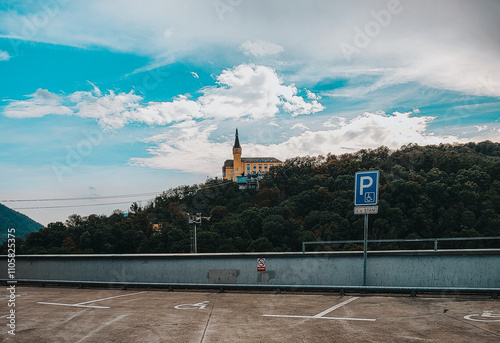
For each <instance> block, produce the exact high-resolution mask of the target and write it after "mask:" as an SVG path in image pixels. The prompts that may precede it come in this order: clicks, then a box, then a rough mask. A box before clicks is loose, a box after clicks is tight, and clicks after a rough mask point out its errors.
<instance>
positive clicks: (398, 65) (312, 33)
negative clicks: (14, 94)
mask: <svg viewBox="0 0 500 343" xmlns="http://www.w3.org/2000/svg"><path fill="white" fill-rule="evenodd" d="M215 3H220V2H217V1H216V2H213V1H204V0H185V1H184V2H183V4H182V5H179V4H178V3H177V2H171V1H163V2H162V1H143V2H141V5H140V6H139V5H138V4H137V2H136V1H133V0H124V1H121V2H120V11H118V12H117V11H116V4H115V3H114V2H113V1H110V0H89V1H85V2H79V1H74V2H67V1H64V3H60V2H59V3H58V2H57V1H56V5H55V8H53V7H51V6H48V5H37V6H33V5H31V4H30V3H26V4H23V3H19V4H16V7H15V10H9V11H2V12H0V37H17V38H21V39H26V40H34V41H38V42H47V43H53V44H63V45H70V46H79V47H89V46H99V47H105V48H108V49H111V50H116V51H124V52H127V53H130V52H134V53H136V54H140V55H146V56H148V57H151V59H152V62H151V66H148V67H144V68H140V69H139V70H147V69H148V68H152V67H154V66H159V65H162V64H166V63H172V62H175V61H176V60H180V59H182V58H184V57H192V58H195V59H196V58H198V57H199V56H200V55H202V56H204V58H205V56H206V53H207V52H209V51H214V49H213V47H224V48H229V50H228V51H231V50H230V49H233V51H234V52H235V53H236V49H235V47H240V49H243V51H244V52H246V53H247V54H250V55H252V56H266V55H270V54H276V53H279V52H281V56H280V57H282V59H283V62H284V63H283V66H284V67H285V68H288V71H289V72H292V73H298V74H300V75H301V76H302V77H304V74H306V76H308V77H311V78H316V81H318V80H321V79H323V78H326V77H328V73H327V72H328V69H329V68H332V67H333V66H335V67H338V68H340V69H342V70H345V71H348V70H355V69H358V68H360V67H365V66H367V65H369V66H370V67H372V68H374V69H377V68H380V69H385V70H386V71H383V72H382V73H383V75H382V76H384V82H385V84H395V83H399V82H411V81H416V82H419V83H423V84H425V85H427V86H430V87H438V88H442V89H449V90H456V91H460V92H465V93H468V94H474V95H476V94H477V95H488V96H495V97H500V81H499V80H500V71H499V70H498V68H495V67H496V65H497V64H498V63H497V61H498V60H499V59H500V52H499V51H500V50H499V46H498V39H497V36H496V32H500V21H499V20H498V18H497V17H498V10H499V6H500V5H499V3H498V1H496V0H484V1H481V4H480V5H477V4H475V3H473V2H469V1H455V0H444V1H440V2H435V1H432V0H422V1H413V2H410V1H405V2H401V4H400V5H399V7H398V8H399V9H401V10H398V11H397V12H398V13H393V14H392V15H390V18H389V19H378V21H377V14H378V16H379V18H380V13H386V12H384V11H387V10H388V6H389V4H391V3H394V2H388V1H387V0H378V1H370V2H363V3H362V4H359V3H357V2H346V1H321V2H318V3H317V4H315V6H310V5H309V4H308V3H307V2H302V1H288V0H281V1H279V0H278V1H268V2H263V3H260V2H258V3H256V2H248V1H247V2H245V3H244V5H242V4H241V2H236V1H235V2H231V1H229V2H224V4H225V5H226V7H225V9H226V10H225V11H224V14H223V15H221V13H220V9H218V8H217V7H216V5H214V4H215ZM193 8H195V9H196V10H193ZM373 13H375V15H374V14H373ZM187 18H189V20H188V19H187ZM456 18H460V19H461V20H456ZM381 21H383V23H381ZM40 23H43V24H40ZM377 23H378V26H379V30H378V29H377ZM370 25H371V26H370ZM367 28H371V29H372V31H371V33H370V35H369V36H368V35H367V43H366V44H364V45H363V46H362V47H361V48H360V47H358V48H359V50H360V52H359V53H358V54H356V55H355V56H352V59H351V61H350V62H349V61H347V60H346V58H345V56H344V55H343V53H342V51H341V49H340V46H341V45H342V44H343V43H348V44H355V39H356V35H357V34H358V35H359V32H365V35H366V30H367ZM373 32H375V34H374V33H373ZM259 37H266V38H265V41H263V40H261V39H259ZM241 42H245V43H243V44H241ZM270 42H272V43H270ZM216 50H217V51H221V50H220V49H216Z"/></svg>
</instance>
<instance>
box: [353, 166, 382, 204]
mask: <svg viewBox="0 0 500 343" xmlns="http://www.w3.org/2000/svg"><path fill="white" fill-rule="evenodd" d="M354 179H355V185H354V205H355V206H372V205H376V204H377V203H378V179H379V172H378V170H370V171H365V172H357V173H356V175H355V177H354Z"/></svg>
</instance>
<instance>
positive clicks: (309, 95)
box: [306, 89, 321, 100]
mask: <svg viewBox="0 0 500 343" xmlns="http://www.w3.org/2000/svg"><path fill="white" fill-rule="evenodd" d="M306 93H307V98H308V99H312V100H319V99H321V96H320V95H318V94H316V93H313V92H311V91H310V90H309V89H306Z"/></svg>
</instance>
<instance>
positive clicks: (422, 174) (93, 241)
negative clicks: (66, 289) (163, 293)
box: [3, 141, 500, 254]
mask: <svg viewBox="0 0 500 343" xmlns="http://www.w3.org/2000/svg"><path fill="white" fill-rule="evenodd" d="M370 169H377V170H380V200H379V214H377V215H372V216H370V230H369V239H405V238H439V237H487V236H500V144H498V143H492V142H489V141H486V142H481V143H468V144H461V145H458V144H457V145H445V144H441V145H438V146H418V145H407V146H404V147H402V148H401V149H399V150H397V151H390V150H389V149H388V148H386V147H380V148H378V149H375V150H361V151H359V152H356V153H352V154H343V155H338V156H337V155H331V154H329V155H327V156H326V157H325V156H317V157H310V156H306V157H297V158H293V159H289V160H287V161H286V162H285V163H284V165H283V166H281V167H274V168H272V169H271V170H270V172H269V173H268V174H267V175H266V176H265V178H264V180H263V181H262V182H261V184H260V186H261V187H260V190H259V191H254V190H239V189H238V186H237V185H236V184H234V183H232V182H228V181H223V180H220V179H214V180H210V181H207V182H206V183H205V184H203V185H195V186H184V187H178V188H175V189H171V190H168V191H166V192H164V193H163V194H162V195H161V196H159V197H157V198H155V199H154V200H152V201H151V202H150V203H149V204H147V205H146V206H144V207H141V206H139V205H138V204H136V203H134V204H132V206H131V208H130V211H129V213H128V216H126V217H125V216H124V213H123V212H120V211H115V213H113V214H112V215H110V216H103V215H102V216H97V215H91V216H88V217H80V216H78V215H72V216H70V217H69V218H68V220H67V221H66V222H65V223H62V222H57V223H51V224H49V225H48V226H47V227H46V228H43V229H41V230H40V231H38V232H34V233H31V234H30V235H29V236H28V237H27V239H26V241H22V242H18V247H17V248H18V250H21V251H18V253H26V254H39V253H42V254H44V253H174V252H190V249H191V247H190V244H191V239H190V237H191V232H190V226H189V224H188V221H187V213H190V214H195V213H201V215H202V216H203V217H205V218H204V219H202V225H201V227H198V235H197V238H198V251H199V252H246V251H299V250H300V249H301V243H302V242H303V241H325V240H356V239H362V236H363V216H359V215H354V213H353V198H354V173H355V172H357V171H361V170H370ZM154 224H159V227H160V230H154V229H153V225H154ZM498 245H499V242H498V241H470V242H465V243H464V242H460V243H457V242H451V243H449V244H441V245H440V247H450V248H452V247H460V248H482V247H486V248H488V247H498ZM401 247H411V248H429V249H430V248H432V244H425V243H419V244H418V245H416V244H414V245H411V246H403V245H401V244H400V245H396V244H380V245H378V246H372V247H371V248H372V249H392V248H401ZM340 248H341V249H346V250H347V249H359V248H360V247H359V246H356V245H352V244H351V245H344V246H340ZM321 249H329V247H321ZM3 250H4V253H5V246H3Z"/></svg>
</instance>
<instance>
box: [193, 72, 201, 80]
mask: <svg viewBox="0 0 500 343" xmlns="http://www.w3.org/2000/svg"><path fill="white" fill-rule="evenodd" d="M191 75H193V77H194V78H195V79H199V78H200V76H199V75H198V73H196V72H194V71H192V72H191Z"/></svg>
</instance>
